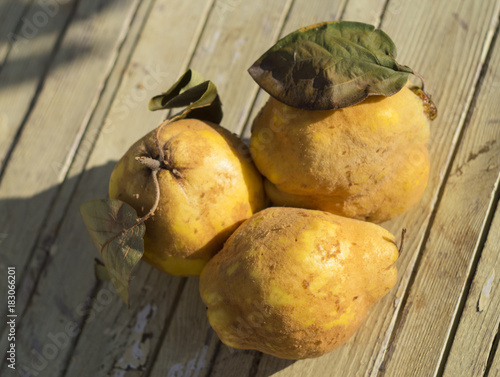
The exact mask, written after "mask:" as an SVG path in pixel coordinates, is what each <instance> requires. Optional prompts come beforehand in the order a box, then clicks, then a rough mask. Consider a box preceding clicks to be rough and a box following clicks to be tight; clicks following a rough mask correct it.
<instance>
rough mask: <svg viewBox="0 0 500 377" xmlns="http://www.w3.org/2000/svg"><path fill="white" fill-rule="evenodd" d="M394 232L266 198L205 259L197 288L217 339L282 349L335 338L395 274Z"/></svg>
mask: <svg viewBox="0 0 500 377" xmlns="http://www.w3.org/2000/svg"><path fill="white" fill-rule="evenodd" d="M397 258H398V249H397V247H396V245H395V239H394V236H393V235H392V234H391V233H390V232H388V231H387V230H385V229H384V228H382V227H380V226H378V225H375V224H372V223H367V222H362V221H359V220H354V219H348V218H345V217H340V216H336V215H332V214H330V213H327V212H323V211H316V210H307V209H299V208H286V207H271V208H268V209H265V210H263V211H261V212H259V213H257V214H255V215H254V216H252V217H251V218H250V219H249V220H247V221H245V222H244V223H243V224H242V225H241V226H240V227H239V228H238V229H237V230H236V231H235V232H234V233H233V235H232V236H231V237H230V238H229V239H228V240H227V242H226V243H225V245H224V248H223V249H222V251H220V252H219V253H218V254H216V255H215V256H214V257H213V258H212V259H211V260H210V261H209V262H208V263H207V265H206V266H205V269H204V270H203V272H202V274H201V276H200V293H201V297H202V299H203V301H204V303H205V305H206V306H207V314H208V319H209V322H210V324H211V326H212V328H213V329H214V330H215V331H216V332H217V334H218V335H219V337H220V339H221V340H222V342H224V343H225V344H227V345H229V346H231V347H235V348H242V349H255V350H259V351H261V352H265V353H268V354H271V355H273V356H276V357H280V358H284V359H304V358H311V357H318V356H321V355H323V354H325V353H328V352H330V351H332V350H333V349H334V348H336V347H338V346H340V345H342V344H343V343H344V342H345V341H346V340H347V339H348V338H349V337H350V336H351V335H352V334H353V333H354V332H355V331H356V329H357V328H358V327H359V326H360V324H361V323H362V320H363V318H364V316H365V314H366V312H367V310H368V309H369V308H370V307H371V306H372V305H373V304H374V303H375V302H376V301H377V300H379V299H380V298H381V297H383V296H384V295H385V294H386V293H387V292H388V291H389V290H390V289H391V288H392V287H393V286H394V285H395V283H396V279H397V271H396V267H395V266H394V265H393V264H394V262H395V261H396V260H397Z"/></svg>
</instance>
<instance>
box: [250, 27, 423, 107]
mask: <svg viewBox="0 0 500 377" xmlns="http://www.w3.org/2000/svg"><path fill="white" fill-rule="evenodd" d="M395 58H396V46H395V45H394V43H393V42H392V40H391V39H390V38H389V37H388V36H387V34H385V33H384V32H383V31H382V30H379V29H375V27H374V26H372V25H367V24H364V23H360V22H347V21H334V22H325V23H321V24H316V25H312V26H309V27H306V28H302V29H299V30H297V31H295V32H293V33H291V34H289V35H287V36H286V37H284V38H283V39H281V40H279V41H278V42H277V43H276V44H275V45H274V46H273V47H271V48H270V49H269V50H268V51H267V52H266V53H264V55H262V56H261V57H260V58H259V59H258V60H257V61H256V62H255V63H254V64H253V65H252V66H251V67H250V68H249V70H248V71H249V73H250V75H251V76H252V77H253V79H254V80H255V81H256V82H257V83H258V84H259V85H260V87H261V88H262V89H264V90H265V91H266V92H268V93H269V94H270V95H271V96H273V97H275V98H276V99H277V100H279V101H281V102H283V103H285V104H287V105H289V106H293V107H298V108H302V109H307V110H331V109H338V108H343V107H347V106H351V105H354V104H356V103H359V102H361V101H362V100H364V99H365V98H366V97H367V96H369V95H384V96H390V95H393V94H395V93H397V92H398V91H399V90H401V88H402V87H403V86H404V85H405V84H406V82H407V81H408V76H409V74H410V73H413V71H412V69H411V68H409V67H406V66H403V65H400V64H398V63H397V62H396V60H395Z"/></svg>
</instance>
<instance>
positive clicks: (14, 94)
mask: <svg viewBox="0 0 500 377" xmlns="http://www.w3.org/2000/svg"><path fill="white" fill-rule="evenodd" d="M53 2H54V3H56V2H57V3H58V4H59V9H58V11H57V12H55V14H54V16H51V17H50V19H49V21H48V22H47V25H46V26H44V27H43V28H42V27H40V32H39V33H38V34H36V36H35V37H33V38H32V39H29V40H27V41H22V40H21V42H22V43H20V42H19V41H17V42H16V43H14V44H13V45H11V44H9V43H8V39H7V34H6V33H17V34H18V35H20V34H19V33H20V29H19V28H20V27H21V26H22V25H23V23H22V22H23V21H22V18H23V17H27V19H28V20H30V19H33V17H34V15H35V14H36V12H39V11H40V9H42V8H41V6H42V3H41V2H39V1H36V0H35V1H18V2H13V1H10V0H1V1H0V10H2V13H0V22H1V23H0V31H1V32H2V35H0V161H3V162H5V167H4V168H2V169H0V174H1V175H0V248H1V255H2V258H1V259H0V271H1V274H2V276H5V273H4V272H5V271H6V267H7V266H16V268H17V283H18V293H17V296H18V297H17V300H18V306H17V310H18V313H19V318H20V321H19V322H18V327H17V340H16V343H17V348H18V353H17V357H18V360H17V364H18V370H17V372H19V371H20V370H21V369H22V367H25V368H29V369H30V370H31V373H28V374H24V375H33V376H35V375H40V376H70V377H73V376H107V375H111V376H153V377H156V376H168V377H171V376H183V377H186V376H227V377H229V376H254V375H256V376H270V375H275V376H391V377H392V376H441V375H445V376H450V377H451V376H497V375H500V356H499V355H500V351H498V329H499V321H500V310H499V309H498V307H499V305H498V304H499V300H500V298H499V297H500V294H498V292H497V291H498V278H499V277H500V270H499V268H500V266H499V264H498V254H499V250H500V247H499V246H498V245H499V242H500V240H499V234H500V228H499V224H500V222H499V216H498V208H497V207H498V198H499V179H500V178H499V177H500V175H499V173H500V157H499V156H500V149H499V148H500V146H499V144H498V139H499V137H500V123H499V118H498V117H499V116H498V114H499V113H500V104H499V102H498V98H499V97H500V71H499V67H500V42H499V40H500V39H499V38H498V19H499V13H500V1H498V0H485V1H481V2H477V1H474V0H467V1H459V0H453V1H447V2H444V1H430V0H428V1H421V2H404V1H400V0H389V1H384V0H378V1H366V0H335V1H331V0H317V1H307V0H279V1H273V2H269V1H261V0H258V1H257V0H256V1H252V2H245V1H242V0H203V1H200V0H190V1H176V0H126V1H117V0H92V1H85V2H84V1H77V0H75V1H70V0H67V1H63V0H60V1H59V0H53ZM4 10H5V11H4ZM30 17H31V18H30ZM339 18H343V19H346V20H357V21H363V22H369V23H373V24H376V25H378V24H381V27H382V28H383V29H384V30H385V31H386V32H387V33H388V34H389V35H390V36H391V37H392V38H393V39H394V40H395V42H396V45H397V46H398V51H399V59H398V60H399V61H400V62H402V63H403V64H408V65H410V66H411V67H413V68H414V69H416V70H417V71H419V72H421V73H422V74H423V75H424V76H425V77H426V80H427V88H428V90H429V91H430V92H431V93H432V94H433V95H434V100H435V101H436V103H437V105H438V108H439V116H438V118H437V119H436V121H435V122H434V123H433V125H432V134H431V143H430V153H431V159H432V168H431V179H430V182H429V187H428V188H427V191H426V193H425V195H424V197H423V198H422V200H421V201H420V203H419V204H418V205H417V206H416V207H415V208H414V209H412V210H411V211H409V212H408V213H406V214H405V215H403V216H401V217H399V218H397V219H394V220H393V221H391V222H388V223H385V224H383V225H384V227H386V228H388V229H389V230H391V231H392V232H393V233H395V234H398V233H399V232H400V229H401V228H402V227H406V228H407V229H408V233H407V238H406V246H405V252H404V253H403V255H402V256H401V257H400V259H399V261H398V262H397V266H398V270H399V280H398V284H397V286H396V287H395V288H394V289H393V290H392V291H391V292H390V293H389V294H388V295H387V296H386V297H385V298H384V299H383V300H382V301H380V302H379V303H377V304H376V305H375V307H374V308H373V309H372V310H371V311H370V313H369V316H368V318H367V320H366V322H365V324H364V325H363V326H362V327H361V328H360V330H359V331H358V332H357V333H356V335H355V336H354V337H353V338H352V339H350V340H349V341H348V343H347V344H346V345H344V346H343V347H341V348H339V349H338V350H336V351H334V352H332V353H331V354H329V355H325V356H323V357H321V358H318V359H312V360H303V361H298V362H294V361H287V360H280V359H277V358H274V357H270V356H267V355H262V354H261V353H259V352H256V351H241V350H235V349H232V348H229V347H227V346H225V345H223V344H222V343H221V342H220V341H219V340H218V338H217V336H216V334H215V333H214V332H213V331H212V330H211V329H210V326H209V324H208V321H207V320H206V316H205V313H204V312H205V309H204V306H203V303H202V302H201V300H200V298H199V294H198V281H197V279H194V278H189V279H185V278H175V277H170V276H166V275H164V274H161V273H159V272H158V271H156V270H154V269H152V268H151V267H149V266H148V265H146V264H141V265H140V267H139V268H138V269H137V270H136V271H135V272H134V280H133V287H132V292H131V295H132V296H131V299H132V302H133V306H132V307H131V308H130V309H126V308H125V307H124V305H123V303H122V302H121V301H120V300H119V298H118V296H117V295H116V293H115V291H114V289H113V287H111V286H109V285H108V284H103V283H99V282H97V281H96V279H95V277H94V274H93V262H92V261H93V258H94V257H96V256H97V251H95V250H94V247H93V245H92V243H91V242H90V239H89V237H88V234H87V232H86V230H85V228H84V225H83V222H82V221H81V219H80V216H79V214H78V207H79V205H80V204H81V203H82V202H83V201H85V200H87V199H91V198H97V197H104V196H106V191H107V180H108V178H109V174H110V172H111V169H112V166H113V164H114V162H115V161H116V160H117V159H118V158H119V157H120V156H121V155H122V154H123V153H124V152H125V151H126V149H127V148H128V146H129V145H130V144H131V143H132V142H133V141H134V140H136V139H137V138H139V137H140V136H142V135H143V134H144V133H146V132H147V131H149V130H150V129H152V128H154V127H155V126H156V125H157V124H158V122H160V121H161V119H162V118H163V117H164V116H165V113H151V112H148V110H147V100H148V99H149V98H150V97H151V96H152V95H154V94H157V93H158V92H160V91H162V90H164V89H165V88H166V87H168V86H169V85H170V84H171V83H172V82H173V81H174V80H175V79H176V78H177V77H178V75H179V74H180V73H182V72H183V71H184V70H185V69H186V68H188V67H192V68H194V69H196V70H198V71H200V72H202V73H203V74H204V75H205V77H207V78H210V79H211V80H212V81H214V82H215V83H216V85H217V86H218V89H219V92H220V94H221V98H222V101H223V103H224V120H223V123H222V125H223V126H225V127H227V128H229V129H230V130H232V131H233V132H237V133H241V134H242V136H243V137H248V136H249V134H250V126H251V121H252V119H253V117H254V116H255V114H256V112H257V111H258V110H259V109H260V107H261V106H262V105H263V103H264V102H265V101H266V100H267V95H266V94H265V93H263V92H262V91H260V90H258V88H257V86H256V85H255V84H254V83H253V81H252V80H251V78H250V77H249V75H248V74H247V73H246V69H247V68H248V67H249V66H250V65H251V63H253V61H254V60H255V59H256V58H257V57H259V56H260V54H261V53H263V52H264V51H265V50H266V49H267V48H268V47H269V46H270V45H272V43H273V41H275V40H277V38H279V36H283V35H285V34H286V33H288V32H290V31H292V30H294V29H296V28H297V27H300V26H304V25H308V24H311V23H316V22H320V21H325V20H332V19H339ZM16 44H19V45H18V46H17V47H16ZM3 162H2V163H3ZM0 166H2V165H1V164H0ZM495 212H496V215H495ZM4 284H5V283H4V281H3V280H2V283H0V302H5V297H6V292H5V290H4V289H3V287H4ZM5 310H6V306H5V305H3V306H2V307H1V309H0V315H2V316H3V317H4V318H5ZM4 322H5V321H2V325H0V329H3V332H2V335H1V336H2V338H1V341H0V351H1V353H2V354H5V351H6V349H7V343H6V328H5V324H4ZM0 363H3V364H2V365H1V369H0V375H2V376H4V375H6V376H9V375H10V374H12V373H14V374H12V375H16V372H12V371H11V370H10V369H8V368H7V366H6V363H5V360H4V359H2V362H0ZM18 375H23V374H18Z"/></svg>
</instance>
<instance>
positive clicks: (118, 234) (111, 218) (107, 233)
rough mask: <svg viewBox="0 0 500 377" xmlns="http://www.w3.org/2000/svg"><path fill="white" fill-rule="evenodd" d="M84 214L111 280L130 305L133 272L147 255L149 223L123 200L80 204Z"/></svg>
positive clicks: (98, 200)
mask: <svg viewBox="0 0 500 377" xmlns="http://www.w3.org/2000/svg"><path fill="white" fill-rule="evenodd" d="M80 213H81V215H82V217H83V220H84V222H85V225H86V226H87V229H88V231H89V233H90V237H91V238H92V242H93V243H94V245H95V246H96V247H97V249H98V250H99V252H100V254H101V257H102V260H103V261H104V266H105V267H106V270H107V273H108V275H109V278H110V280H111V282H112V283H113V285H114V286H115V288H116V290H117V292H118V295H119V296H120V297H121V298H122V300H123V301H124V302H125V303H126V304H127V306H129V283H130V278H131V273H132V270H133V269H134V267H135V266H136V265H137V263H138V262H139V260H140V259H141V258H142V255H143V254H144V240H143V237H144V233H145V231H146V226H145V225H144V224H143V223H138V221H137V220H138V218H137V213H136V211H135V210H134V209H133V208H132V207H131V206H129V205H128V204H126V203H124V202H122V201H120V200H113V199H97V200H90V201H88V202H85V203H83V204H82V205H81V206H80ZM101 275H102V271H101Z"/></svg>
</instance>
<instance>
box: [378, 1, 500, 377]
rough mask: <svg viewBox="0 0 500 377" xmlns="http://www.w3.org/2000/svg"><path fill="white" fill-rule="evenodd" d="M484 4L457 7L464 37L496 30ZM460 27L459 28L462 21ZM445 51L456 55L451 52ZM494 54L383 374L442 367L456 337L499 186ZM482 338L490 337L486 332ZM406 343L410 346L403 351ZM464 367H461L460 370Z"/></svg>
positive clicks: (494, 6) (493, 11) (493, 6)
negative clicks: (456, 325)
mask: <svg viewBox="0 0 500 377" xmlns="http://www.w3.org/2000/svg"><path fill="white" fill-rule="evenodd" d="M461 5H462V6H463V4H461ZM484 5H485V8H484V9H483V11H487V10H489V13H488V14H486V17H485V19H484V21H483V23H482V24H481V23H478V24H475V23H471V22H470V21H473V20H477V19H476V18H472V19H471V20H470V21H469V18H468V17H467V18H463V17H464V16H465V14H464V13H465V12H469V13H470V14H471V17H473V16H474V14H473V13H474V12H478V11H479V9H478V8H477V3H472V2H471V3H470V4H469V5H468V6H466V7H463V8H461V9H460V10H459V11H460V13H459V15H458V16H456V17H460V19H461V21H464V22H465V24H466V25H467V27H468V29H469V30H468V33H467V36H471V37H472V35H474V33H472V30H477V29H478V28H481V30H482V31H481V33H488V32H489V33H491V31H492V30H494V27H493V28H492V22H491V21H490V20H492V19H491V15H493V20H496V19H497V17H498V12H499V11H500V9H499V5H500V4H499V3H498V2H491V3H490V4H488V5H487V4H484ZM476 17H477V13H476ZM493 26H494V24H493ZM458 27H461V28H462V27H463V25H458ZM489 42H490V41H489V40H488V38H486V41H485V43H484V44H483V43H481V45H482V46H485V47H484V50H488V48H489ZM457 43H458V41H457ZM463 46H464V44H463V43H460V49H462V48H463ZM428 47H429V46H427V48H428ZM440 53H444V51H440ZM450 54H451V55H453V54H452V51H450ZM451 57H452V58H458V56H455V57H453V56H451ZM467 58H468V55H467V54H465V53H464V55H463V58H462V59H467ZM499 58H500V51H499V49H498V43H497V46H496V49H495V50H494V55H493V57H492V59H491V61H490V64H489V67H490V68H489V71H488V72H487V73H486V76H485V77H484V78H483V80H482V81H481V83H482V85H481V87H480V91H479V93H476V98H475V100H474V107H473V113H472V118H471V120H470V123H469V124H468V125H467V128H466V129H465V132H464V135H463V138H462V140H461V143H460V146H459V149H458V152H457V155H456V157H455V158H454V161H453V164H452V167H451V170H450V174H449V176H448V177H447V179H446V184H445V187H444V190H443V193H442V199H441V201H440V202H439V207H438V208H437V212H436V214H435V218H434V221H433V223H432V228H431V230H430V233H429V236H428V238H427V240H426V243H425V245H424V246H423V250H422V254H421V257H420V258H421V259H420V261H419V262H418V269H417V271H416V273H415V275H414V280H413V283H412V285H411V287H410V289H409V293H408V294H407V297H406V299H405V300H404V301H405V303H404V308H403V311H402V314H401V317H400V318H399V322H398V326H397V328H396V331H395V333H394V335H393V338H392V340H391V345H390V347H389V349H388V352H387V355H386V359H385V361H384V364H383V365H382V366H381V373H380V375H382V376H384V375H387V376H392V375H395V374H401V375H408V374H410V373H411V375H415V376H416V375H418V376H429V375H440V374H441V364H443V363H444V362H445V360H444V358H445V357H446V353H447V341H448V339H449V338H450V337H451V338H452V337H453V336H454V323H455V321H458V317H457V316H460V314H461V312H460V308H461V302H462V301H463V300H464V299H465V295H467V288H468V287H467V280H468V279H469V275H470V273H471V270H472V268H473V266H474V265H475V260H476V258H477V255H478V253H479V252H480V247H481V243H482V239H483V237H484V232H486V231H487V229H486V227H487V226H488V219H489V217H490V211H491V209H492V205H494V204H495V200H496V199H495V191H496V190H497V189H498V182H497V179H498V175H499V169H500V145H499V144H498V139H499V137H500V129H499V128H498V127H496V126H494V124H495V122H498V108H497V106H498V104H497V102H495V101H494V100H493V98H494V97H495V96H498V95H499V94H500V87H498V86H496V85H492V84H493V82H494V78H495V77H498V74H499V72H500V70H499V69H498V61H499ZM442 70H443V72H444V71H445V70H446V71H451V70H450V67H449V66H448V67H445V66H443V67H442ZM443 77H445V76H444V74H443ZM446 93H447V94H448V96H450V97H456V96H457V94H459V97H460V96H461V95H462V94H461V93H460V92H453V91H447V92H446ZM450 100H451V98H450ZM465 321H467V318H465ZM496 321H497V318H494V319H493V320H492V322H493V323H491V322H490V323H484V326H487V327H490V329H491V328H492V327H494V328H495V327H496V325H497V322H496ZM466 323H467V322H466ZM469 323H470V322H469ZM467 336H468V338H469V339H470V338H472V337H473V336H475V334H474V335H472V334H471V333H468V334H467ZM484 341H488V337H486V338H485V339H484ZM490 341H491V339H490ZM459 342H460V340H459ZM481 347H484V344H482V343H479V344H477V345H476V346H475V347H468V346H467V352H468V353H470V355H468V356H464V355H462V354H461V355H460V358H462V359H463V360H464V362H467V360H476V358H479V360H477V362H478V365H481V364H483V366H484V364H485V363H486V359H487V355H485V354H484V353H485V352H486V353H487V351H484V350H483V353H482V355H481V354H475V353H474V351H476V352H480V348H481ZM409 349H411V350H412V351H411V352H408V350H409ZM456 357H458V355H457V356H456ZM456 357H455V360H456ZM463 373H464V372H463V371H461V375H462V374H463ZM463 375H469V374H467V373H465V374H463ZM470 375H477V374H474V373H472V374H470Z"/></svg>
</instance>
